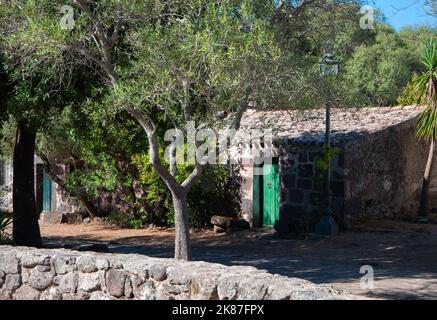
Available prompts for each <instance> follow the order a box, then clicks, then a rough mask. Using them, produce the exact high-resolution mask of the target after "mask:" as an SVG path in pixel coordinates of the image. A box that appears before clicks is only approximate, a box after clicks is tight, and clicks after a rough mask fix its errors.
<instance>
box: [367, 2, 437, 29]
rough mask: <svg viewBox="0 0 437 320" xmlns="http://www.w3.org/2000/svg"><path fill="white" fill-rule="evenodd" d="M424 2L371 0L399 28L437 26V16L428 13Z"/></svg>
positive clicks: (389, 21)
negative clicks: (420, 25)
mask: <svg viewBox="0 0 437 320" xmlns="http://www.w3.org/2000/svg"><path fill="white" fill-rule="evenodd" d="M372 2H373V3H372ZM424 3H425V0H370V1H369V4H371V5H372V7H376V8H379V9H381V10H382V12H383V13H384V15H385V16H386V18H387V22H388V23H390V24H391V25H392V26H393V27H395V28H396V29H398V30H399V29H400V28H402V27H403V26H406V25H418V24H428V25H432V26H437V17H435V16H434V17H433V16H430V15H428V14H427V13H426V11H425V8H424Z"/></svg>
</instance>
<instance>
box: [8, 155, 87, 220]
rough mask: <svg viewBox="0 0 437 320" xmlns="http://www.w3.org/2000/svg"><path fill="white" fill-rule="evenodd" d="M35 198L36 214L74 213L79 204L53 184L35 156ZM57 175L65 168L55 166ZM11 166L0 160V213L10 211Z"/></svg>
mask: <svg viewBox="0 0 437 320" xmlns="http://www.w3.org/2000/svg"><path fill="white" fill-rule="evenodd" d="M34 164H35V193H36V194H35V198H36V205H37V211H38V213H44V212H76V211H79V203H78V202H77V201H76V200H75V199H73V198H71V197H70V196H69V194H68V193H67V192H65V191H64V190H63V189H62V188H60V187H59V186H58V185H57V184H56V183H54V182H53V181H52V180H51V179H50V177H49V176H48V175H47V173H46V172H45V170H44V165H43V162H42V161H41V159H40V158H38V157H37V156H35V160H34ZM56 170H58V172H57V174H58V175H59V176H61V177H62V176H63V175H64V173H65V170H66V168H65V167H64V166H57V168H56ZM12 172H13V170H12V164H11V162H10V161H6V160H0V211H9V212H11V211H12V178H13V176H12Z"/></svg>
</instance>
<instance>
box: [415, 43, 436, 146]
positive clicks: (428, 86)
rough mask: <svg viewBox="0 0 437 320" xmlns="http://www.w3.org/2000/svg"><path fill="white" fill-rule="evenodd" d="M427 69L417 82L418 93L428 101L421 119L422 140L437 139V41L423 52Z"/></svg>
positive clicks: (419, 125) (418, 128) (418, 132)
mask: <svg viewBox="0 0 437 320" xmlns="http://www.w3.org/2000/svg"><path fill="white" fill-rule="evenodd" d="M422 63H423V65H424V67H425V68H426V70H425V72H423V73H422V74H421V75H420V76H419V77H418V78H417V80H416V89H415V90H416V92H417V93H419V96H420V97H423V98H424V99H425V101H426V104H427V108H426V109H425V110H424V111H423V112H422V114H421V115H420V117H419V122H418V127H417V134H418V136H419V137H420V138H425V139H431V138H436V137H437V39H436V38H431V40H429V42H428V43H427V44H426V45H425V47H424V48H423V51H422Z"/></svg>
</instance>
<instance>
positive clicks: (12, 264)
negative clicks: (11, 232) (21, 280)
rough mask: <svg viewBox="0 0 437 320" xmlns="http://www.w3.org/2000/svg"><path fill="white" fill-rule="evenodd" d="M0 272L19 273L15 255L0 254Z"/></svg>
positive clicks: (9, 253) (8, 253) (10, 253)
mask: <svg viewBox="0 0 437 320" xmlns="http://www.w3.org/2000/svg"><path fill="white" fill-rule="evenodd" d="M0 261H1V264H0V270H1V271H3V272H4V273H7V274H16V273H19V271H20V269H19V266H18V259H17V256H16V254H15V253H13V252H6V253H2V254H0Z"/></svg>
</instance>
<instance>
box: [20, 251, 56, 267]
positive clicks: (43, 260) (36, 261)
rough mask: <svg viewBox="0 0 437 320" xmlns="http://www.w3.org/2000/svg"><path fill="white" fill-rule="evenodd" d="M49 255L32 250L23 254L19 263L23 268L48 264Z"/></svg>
mask: <svg viewBox="0 0 437 320" xmlns="http://www.w3.org/2000/svg"><path fill="white" fill-rule="evenodd" d="M50 260H51V257H50V255H49V254H45V253H37V252H32V253H31V254H27V255H23V256H22V257H21V259H20V261H21V265H22V266H23V267H25V268H34V267H36V266H38V265H41V266H50Z"/></svg>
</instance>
